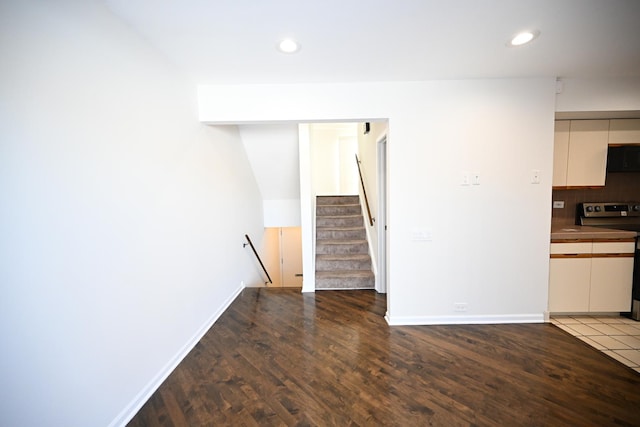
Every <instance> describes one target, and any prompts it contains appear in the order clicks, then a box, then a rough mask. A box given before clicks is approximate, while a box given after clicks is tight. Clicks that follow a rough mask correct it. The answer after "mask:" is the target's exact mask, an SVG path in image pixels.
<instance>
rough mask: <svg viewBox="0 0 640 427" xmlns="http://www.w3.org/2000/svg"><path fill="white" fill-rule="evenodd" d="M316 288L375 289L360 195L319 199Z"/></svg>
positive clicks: (317, 203)
mask: <svg viewBox="0 0 640 427" xmlns="http://www.w3.org/2000/svg"><path fill="white" fill-rule="evenodd" d="M315 278H316V289H373V288H374V285H375V277H374V275H373V272H372V271H371V256H370V255H369V243H368V242H367V231H366V228H365V225H364V218H363V215H362V208H361V206H360V199H359V196H318V198H317V199H316V274H315Z"/></svg>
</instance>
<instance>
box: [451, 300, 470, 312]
mask: <svg viewBox="0 0 640 427" xmlns="http://www.w3.org/2000/svg"><path fill="white" fill-rule="evenodd" d="M453 311H458V312H463V311H467V303H466V302H454V303H453Z"/></svg>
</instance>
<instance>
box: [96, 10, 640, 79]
mask: <svg viewBox="0 0 640 427" xmlns="http://www.w3.org/2000/svg"><path fill="white" fill-rule="evenodd" d="M103 1H104V2H105V3H106V4H107V6H108V7H109V8H110V9H111V10H112V11H113V12H114V13H115V14H116V15H119V16H121V17H122V18H123V19H124V20H126V21H127V22H128V23H129V24H130V25H131V26H132V27H133V28H134V29H135V30H136V31H137V32H139V33H140V34H141V35H143V36H144V37H145V38H147V39H148V40H149V41H150V42H151V44H153V45H155V46H156V48H158V49H159V50H160V51H162V52H164V53H165V54H166V55H167V56H168V57H169V58H170V59H171V60H172V61H173V62H175V63H176V64H177V65H178V66H179V67H180V68H182V69H183V70H184V71H185V72H186V73H187V74H188V75H189V76H190V77H191V78H193V80H194V81H195V82H196V83H287V82H351V81H393V80H431V79H457V78H502V77H537V76H540V77H549V76H555V77H612V76H614V77H615V76H640V0H440V1H435V0H321V1H320V0H315V1H312V0H163V1H158V0H103ZM523 29H537V30H539V31H540V32H541V34H540V37H538V38H537V39H536V40H535V41H534V42H533V43H532V44H530V45H527V46H523V47H520V48H509V47H506V46H505V44H506V42H507V41H508V39H510V37H511V36H512V35H514V34H515V33H516V32H518V31H520V30H523ZM285 36H292V37H295V38H296V39H297V40H298V41H299V43H300V44H301V45H302V49H301V50H300V52H298V53H296V54H293V55H291V54H289V55H286V54H282V53H279V52H278V51H277V50H276V44H277V42H278V41H279V40H280V39H281V38H283V37H285Z"/></svg>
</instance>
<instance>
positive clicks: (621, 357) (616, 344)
mask: <svg viewBox="0 0 640 427" xmlns="http://www.w3.org/2000/svg"><path fill="white" fill-rule="evenodd" d="M551 323H552V324H554V325H556V326H557V327H558V328H560V329H563V330H565V331H567V332H568V333H570V334H571V335H573V336H574V337H576V338H578V339H581V340H582V341H584V342H586V343H587V344H589V345H590V346H592V347H595V348H597V349H598V350H600V351H602V352H603V353H605V354H607V355H608V356H610V357H612V358H614V359H616V360H617V361H619V362H621V363H623V364H625V365H627V366H629V367H631V368H633V369H635V370H636V372H638V373H640V322H637V321H635V320H631V319H628V318H626V317H619V316H551Z"/></svg>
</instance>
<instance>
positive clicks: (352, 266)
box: [316, 259, 371, 271]
mask: <svg viewBox="0 0 640 427" xmlns="http://www.w3.org/2000/svg"><path fill="white" fill-rule="evenodd" d="M335 270H339V271H347V270H359V271H371V260H370V259H363V260H337V259H336V260H324V259H318V260H316V271H335Z"/></svg>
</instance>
